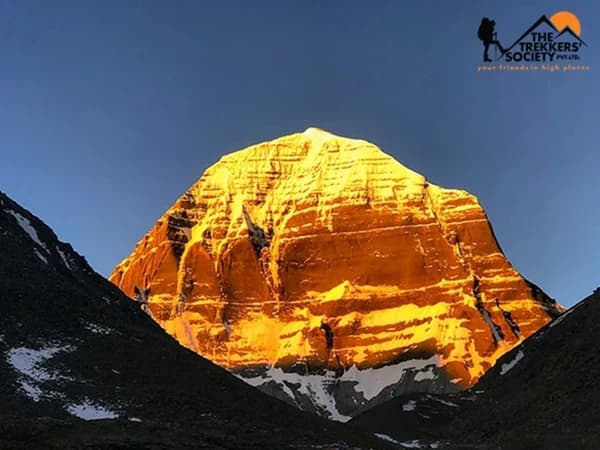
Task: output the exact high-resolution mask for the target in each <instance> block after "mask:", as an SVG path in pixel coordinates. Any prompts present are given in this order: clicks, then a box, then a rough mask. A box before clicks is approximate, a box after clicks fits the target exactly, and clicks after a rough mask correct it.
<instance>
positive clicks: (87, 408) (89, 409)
mask: <svg viewBox="0 0 600 450" xmlns="http://www.w3.org/2000/svg"><path fill="white" fill-rule="evenodd" d="M66 409H67V411H69V413H71V414H73V415H74V416H77V417H79V418H80V419H83V420H101V419H116V418H117V417H119V415H118V414H117V413H115V412H114V411H111V410H110V409H108V408H106V407H105V406H101V405H99V404H98V403H95V402H93V401H90V400H87V399H86V400H85V401H83V402H82V403H78V404H70V405H67V407H66ZM130 420H131V419H130ZM138 420H139V419H138Z"/></svg>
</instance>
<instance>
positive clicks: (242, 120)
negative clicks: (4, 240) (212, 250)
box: [0, 0, 600, 305]
mask: <svg viewBox="0 0 600 450" xmlns="http://www.w3.org/2000/svg"><path fill="white" fill-rule="evenodd" d="M174 5H175V6H174ZM562 9H568V10H570V11H572V12H573V13H575V14H576V15H577V16H578V17H579V19H580V21H581V26H582V33H581V37H582V38H583V39H584V40H585V41H586V42H587V44H588V48H586V49H584V53H583V58H582V63H585V64H587V65H589V66H590V67H591V70H590V71H589V72H581V73H562V72H558V73H524V72H511V73H507V72H499V73H483V74H482V73H477V71H476V67H477V65H478V64H480V63H481V59H482V49H483V47H482V45H481V42H480V41H479V40H478V39H477V37H476V35H477V28H478V26H479V22H480V20H481V17H482V16H488V17H491V18H493V19H494V20H495V21H496V22H497V25H496V30H497V32H498V37H499V39H500V40H501V41H502V43H503V44H504V45H506V46H507V45H509V44H510V43H512V41H513V40H514V39H515V38H517V37H518V36H519V35H521V34H522V33H523V32H524V31H525V30H526V29H527V28H528V27H529V26H530V25H531V24H532V23H533V22H534V21H535V20H536V19H537V18H538V17H540V16H541V15H542V14H546V15H548V16H550V15H551V14H553V13H554V12H556V11H559V10H562ZM598 18H600V2H594V1H585V2H584V1H569V2H565V1H562V2H558V1H554V0H546V1H528V2H523V1H502V2H500V1H494V2H492V1H479V0H477V1H475V0H473V1H452V2H443V1H431V0H430V1H420V0H419V1H417V0H413V1H408V0H406V1H372V2H371V1H368V2H367V1H361V2H353V1H327V0H319V1H308V0H306V1H271V2H267V1H259V0H255V1H239V2H231V1H229V2H228V1H213V2H209V1H184V0H178V1H177V2H170V1H167V0H163V1H151V0H143V1H141V0H140V1H133V0H116V1H109V0H101V1H100V0H96V1H86V0H73V1H62V0H53V1H46V0H43V1H29V0H22V1H17V0H13V1H7V0H0V190H3V191H5V192H6V193H8V194H9V195H10V196H11V197H13V198H14V199H15V200H16V201H18V202H19V203H21V204H22V205H23V206H25V207H27V208H29V209H31V210H32V211H33V212H34V213H35V214H36V215H38V216H40V217H41V218H42V219H44V220H45V222H46V223H48V224H49V225H50V226H51V227H52V228H53V229H54V230H55V231H56V232H57V234H58V235H59V236H60V238H61V239H62V240H65V241H68V242H71V243H72V244H73V246H74V247H75V248H76V249H77V250H78V251H79V252H80V253H82V254H83V255H85V256H86V258H87V259H88V261H89V262H90V263H91V264H92V266H93V267H95V268H96V269H97V270H98V271H99V272H101V273H102V274H104V275H108V274H109V273H110V272H111V270H112V268H113V267H114V266H115V265H116V264H117V263H118V262H119V261H120V260H121V259H122V258H123V257H125V256H126V255H128V254H129V253H130V252H131V250H132V249H133V246H134V245H135V243H136V242H137V241H138V239H140V238H141V237H142V235H143V234H144V233H145V232H146V231H147V230H148V229H149V228H150V226H151V225H152V224H153V223H154V222H155V220H156V219H157V218H158V217H159V216H160V215H161V214H162V213H163V212H164V210H165V209H167V208H168V207H169V206H170V205H171V203H173V202H174V201H175V199H176V198H177V197H178V196H179V195H181V194H182V193H183V192H184V191H185V190H186V189H187V188H188V187H189V186H190V185H191V184H192V183H193V182H194V181H195V180H196V179H197V178H199V177H200V175H201V174H202V172H203V171H204V170H205V169H206V168H207V166H209V165H211V164H212V163H214V162H216V161H217V160H218V159H219V157H220V156H221V155H222V154H224V153H229V152H231V151H234V150H237V149H240V148H243V147H246V146H248V145H250V144H253V143H256V142H260V141H264V140H269V139H273V138H275V137H278V136H281V135H284V134H289V133H292V132H296V131H302V130H304V129H306V128H307V127H308V126H317V127H320V128H324V129H327V130H329V131H331V132H333V133H336V134H341V135H345V136H349V137H358V138H363V139H367V140H370V141H372V142H374V143H376V144H378V145H379V146H380V147H382V148H383V149H384V150H385V151H386V152H388V153H390V154H392V155H394V156H395V157H396V158H397V159H398V160H399V161H401V162H402V163H403V164H405V165H406V166H408V167H410V168H412V169H413V170H416V171H418V172H420V173H423V174H424V175H426V176H427V177H428V178H429V179H430V180H431V182H433V183H436V184H440V185H443V186H447V187H454V188H462V189H467V190H468V191H470V192H472V193H474V194H476V195H477V196H478V197H479V199H480V201H481V203H482V205H483V206H484V208H485V209H486V211H487V213H488V215H489V217H490V220H491V221H492V224H493V226H494V229H495V231H496V235H497V237H498V239H499V241H500V244H501V246H502V248H503V250H504V252H505V253H506V254H507V256H508V258H509V259H510V260H511V262H512V263H513V264H514V266H515V267H516V268H517V269H518V270H519V271H520V272H521V273H522V274H523V275H524V276H526V277H528V278H529V279H531V280H532V281H534V282H535V283H537V284H538V285H540V286H541V287H542V288H543V289H544V290H545V291H546V292H547V293H548V294H550V295H551V296H553V297H555V298H557V299H558V300H559V301H560V302H562V303H563V304H565V305H572V304H573V303H575V302H576V301H578V300H579V299H581V298H583V297H584V296H586V295H587V294H589V293H590V292H591V291H592V290H593V289H594V288H595V287H597V286H598V285H600V271H599V267H600V208H599V203H598V195H599V194H600V176H599V174H600V155H599V150H600V148H599V145H598V143H599V142H600V127H599V126H598V123H599V118H600V81H599V80H600V78H599V77H598V73H599V71H600V58H599V57H598V52H599V51H600V23H598V21H597V19H598ZM491 53H493V51H491Z"/></svg>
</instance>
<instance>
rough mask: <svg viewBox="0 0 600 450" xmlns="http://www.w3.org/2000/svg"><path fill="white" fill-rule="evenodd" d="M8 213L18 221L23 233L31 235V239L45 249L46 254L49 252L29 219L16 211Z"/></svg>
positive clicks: (9, 210)
mask: <svg viewBox="0 0 600 450" xmlns="http://www.w3.org/2000/svg"><path fill="white" fill-rule="evenodd" d="M6 212H7V213H8V214H10V215H11V216H13V217H14V218H15V219H17V223H18V224H19V226H20V227H21V228H22V229H23V231H25V233H27V234H28V235H29V237H30V238H31V239H32V240H33V241H34V242H35V243H36V244H38V245H39V246H41V247H43V248H44V249H45V250H46V252H48V247H46V244H44V243H43V242H42V241H41V240H40V238H39V237H38V234H37V230H36V229H35V228H34V227H33V226H32V225H31V222H29V219H27V218H26V217H23V216H22V215H21V214H19V213H18V212H16V211H13V210H11V209H7V210H6ZM48 253H49V252H48Z"/></svg>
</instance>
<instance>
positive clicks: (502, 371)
mask: <svg viewBox="0 0 600 450" xmlns="http://www.w3.org/2000/svg"><path fill="white" fill-rule="evenodd" d="M523 356H525V353H523V351H522V350H519V351H518V352H517V354H516V355H515V357H514V358H513V359H512V361H510V362H507V363H504V364H502V367H501V369H500V375H504V374H506V373H507V372H508V371H509V370H510V369H512V368H513V367H515V366H516V365H517V363H518V362H519V361H521V359H523Z"/></svg>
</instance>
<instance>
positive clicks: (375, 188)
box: [110, 128, 562, 421]
mask: <svg viewBox="0 0 600 450" xmlns="http://www.w3.org/2000/svg"><path fill="white" fill-rule="evenodd" d="M110 279H111V281H113V282H114V283H115V284H116V285H117V286H119V287H120V288H121V289H122V290H123V291H124V292H125V293H126V294H128V295H130V296H131V297H134V296H135V290H136V288H137V289H138V291H139V290H146V291H147V292H148V293H149V296H148V301H149V304H148V307H149V310H150V312H151V315H152V317H153V319H154V320H156V321H157V323H159V324H160V325H161V326H162V327H163V328H164V329H165V330H166V331H167V332H169V333H170V334H171V335H172V336H174V337H175V338H176V339H177V340H178V341H179V342H181V344H182V345H184V346H186V347H187V348H189V349H191V350H193V351H194V352H197V353H199V354H200V355H202V356H204V357H205V358H208V359H210V360H212V361H213V362H215V363H216V364H219V365H221V366H222V367H225V368H227V369H228V370H230V371H232V372H233V373H235V374H236V375H237V376H239V377H240V378H241V379H243V380H245V381H246V382H248V383H249V384H251V385H253V386H256V387H258V388H260V389H262V390H263V391H265V392H267V393H270V394H271V395H274V396H276V397H278V398H280V399H282V400H285V401H287V402H288V403H290V404H291V405H294V406H296V407H298V408H300V409H303V410H307V411H312V412H316V413H318V414H320V415H323V416H325V417H328V418H332V419H335V420H339V421H347V420H349V419H350V418H351V417H352V416H354V415H356V414H358V413H360V412H361V411H364V410H366V409H368V408H370V407H372V406H374V405H376V404H379V403H381V402H384V401H386V400H389V399H390V398H393V397H395V396H398V395H403V394H406V393H411V392H431V393H440V392H456V391H458V390H460V389H464V388H467V387H470V386H472V385H473V384H474V383H475V382H476V381H477V380H478V379H479V377H481V375H483V374H484V373H485V371H486V370H488V369H489V368H490V367H491V366H492V365H493V364H494V362H495V361H496V359H497V358H499V357H500V356H501V355H502V354H504V353H505V352H506V351H508V350H510V349H511V348H512V347H514V346H515V345H518V344H519V343H520V342H521V341H522V339H524V338H526V337H527V336H529V335H531V334H532V333H534V332H535V331H537V330H538V329H539V328H540V327H542V326H544V325H545V324H546V323H548V322H549V321H550V320H551V318H552V317H554V316H556V315H558V314H559V313H560V311H561V310H562V309H561V307H560V306H559V305H557V304H556V303H555V302H554V301H553V300H552V299H550V298H548V297H547V296H546V295H545V294H544V293H543V292H542V291H541V290H540V289H538V288H537V287H535V286H534V285H532V284H531V283H529V282H528V281H527V280H525V279H524V278H523V277H522V276H521V275H520V274H519V273H518V272H517V271H516V270H515V269H514V268H513V267H512V266H511V264H510V263H509V262H508V260H507V259H506V258H505V256H504V254H503V253H502V251H501V249H500V246H499V245H498V243H497V242H496V238H495V237H494V233H493V231H492V228H491V225H490V223H489V221H488V220H487V216H486V214H485V212H484V210H483V209H482V207H481V206H480V204H479V202H478V200H477V198H475V197H474V196H473V195H471V194H469V193H468V192H465V191H460V190H455V189H446V188H442V187H439V186H436V185H434V184H432V183H430V182H429V181H428V180H427V179H426V178H425V177H424V176H422V175H420V174H418V173H416V172H414V171H412V170H410V169H408V168H406V167H404V166H403V165H402V164H400V163H399V162H398V161H396V160H395V159H394V158H392V157H391V156H390V155H388V154H386V153H384V152H383V151H382V150H381V149H379V148H378V147H377V146H376V145H374V144H371V143H369V142H366V141H363V140H359V139H350V138H344V137H340V136H336V135H333V134H331V133H329V132H326V131H324V130H320V129H317V128H309V129H307V130H306V131H304V132H302V133H296V134H292V135H289V136H284V137H281V138H278V139H275V140H273V141H270V142H264V143H260V144H257V145H253V146H250V147H248V148H246V149H244V150H240V151H238V152H234V153H231V154H228V155H226V156H224V157H223V158H221V160H220V161H218V162H217V163H216V164H214V165H213V166H211V167H210V168H208V169H207V170H206V172H205V173H204V174H203V175H202V176H201V178H200V179H199V180H198V181H197V182H196V183H195V184H194V185H193V186H192V187H191V188H190V189H189V190H188V191H187V192H186V193H185V194H184V195H183V196H182V197H181V198H179V199H178V200H177V201H176V202H175V203H174V205H173V206H172V207H171V208H169V210H168V211H166V212H165V213H164V214H163V216H162V217H161V218H160V219H159V220H158V221H157V223H156V224H155V225H154V226H153V227H152V228H151V230H150V231H149V232H148V233H147V234H146V235H145V236H144V237H143V238H142V240H140V242H139V243H138V244H137V246H136V247H135V249H134V251H133V252H132V253H131V255H129V256H128V257H127V258H126V259H125V260H123V262H121V263H120V264H119V265H118V266H117V267H116V268H115V269H114V272H113V274H112V276H111V278H110Z"/></svg>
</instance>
